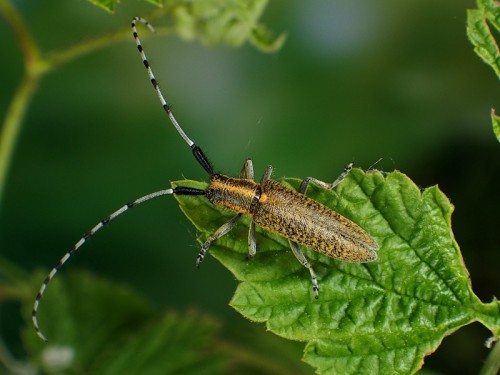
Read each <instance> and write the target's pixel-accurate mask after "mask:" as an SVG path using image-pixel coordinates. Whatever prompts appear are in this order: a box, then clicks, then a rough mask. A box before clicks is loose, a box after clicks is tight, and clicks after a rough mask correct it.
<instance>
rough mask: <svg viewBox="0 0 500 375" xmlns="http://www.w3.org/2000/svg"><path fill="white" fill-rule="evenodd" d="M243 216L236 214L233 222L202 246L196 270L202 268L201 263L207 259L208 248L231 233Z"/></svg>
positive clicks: (228, 223)
mask: <svg viewBox="0 0 500 375" xmlns="http://www.w3.org/2000/svg"><path fill="white" fill-rule="evenodd" d="M240 218H241V214H236V215H234V216H233V217H232V218H231V220H229V221H228V222H226V223H225V224H223V225H222V226H221V227H220V228H219V229H217V230H216V231H215V233H214V234H212V235H211V236H210V237H208V239H207V240H206V241H205V243H204V244H203V245H202V246H201V250H200V252H199V253H198V256H197V257H196V268H200V263H201V262H203V258H205V255H206V253H207V251H208V248H209V247H210V245H211V244H212V242H214V241H216V240H218V239H219V238H221V237H222V236H223V235H225V234H227V233H229V232H230V231H231V230H232V229H233V228H234V227H235V226H236V224H237V223H238V220H240Z"/></svg>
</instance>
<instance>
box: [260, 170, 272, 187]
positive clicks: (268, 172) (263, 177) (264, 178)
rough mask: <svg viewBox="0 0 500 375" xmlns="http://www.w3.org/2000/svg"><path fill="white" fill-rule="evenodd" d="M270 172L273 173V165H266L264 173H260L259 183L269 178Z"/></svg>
mask: <svg viewBox="0 0 500 375" xmlns="http://www.w3.org/2000/svg"><path fill="white" fill-rule="evenodd" d="M272 174H273V166H272V165H268V166H267V168H266V170H265V171H264V174H263V175H262V178H261V179H260V183H261V184H262V183H264V182H266V181H267V180H270V179H271V175H272Z"/></svg>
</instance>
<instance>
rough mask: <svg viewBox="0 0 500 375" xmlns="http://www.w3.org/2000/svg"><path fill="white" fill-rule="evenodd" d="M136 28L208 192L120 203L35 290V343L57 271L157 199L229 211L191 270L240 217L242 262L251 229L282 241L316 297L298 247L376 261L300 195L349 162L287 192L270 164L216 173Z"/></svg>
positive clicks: (354, 230)
mask: <svg viewBox="0 0 500 375" xmlns="http://www.w3.org/2000/svg"><path fill="white" fill-rule="evenodd" d="M137 23H142V24H144V25H145V26H146V27H148V28H149V29H150V30H151V31H153V32H154V29H153V27H152V26H151V25H150V24H149V23H148V22H147V21H146V20H145V19H143V18H139V17H135V18H133V20H132V25H131V26H132V32H133V37H134V40H135V42H136V45H137V49H138V50H139V53H140V55H141V59H142V62H143V64H144V66H145V68H146V70H147V73H148V76H149V79H150V81H151V83H152V85H153V88H154V90H155V91H156V94H157V96H158V98H159V99H160V102H161V105H162V107H163V110H164V111H165V113H166V114H167V116H168V117H169V119H170V122H171V123H172V125H173V126H174V128H175V129H176V130H177V132H178V133H179V135H180V136H181V138H182V139H183V140H184V141H185V142H186V143H187V145H188V146H189V147H190V148H191V152H192V153H193V156H194V157H195V159H196V161H197V162H198V163H199V164H200V165H201V167H202V168H203V169H204V170H205V171H206V172H207V174H208V176H209V182H208V187H207V188H206V189H205V190H202V189H196V188H192V187H187V186H176V187H175V188H170V189H164V190H160V191H156V192H153V193H151V194H148V195H145V196H143V197H140V198H138V199H135V200H133V201H131V202H129V203H127V204H125V205H124V206H122V207H121V208H119V209H118V210H117V211H115V212H113V213H112V214H111V215H109V216H107V217H106V218H104V219H103V220H101V221H100V222H99V223H97V224H96V225H95V226H94V227H93V228H92V229H90V230H89V231H88V232H87V233H85V234H84V235H83V237H82V238H81V239H80V240H78V241H77V242H76V244H75V245H74V246H73V247H72V248H71V249H70V250H69V251H67V252H66V253H65V254H64V255H63V257H62V258H61V259H60V260H59V261H58V262H57V263H56V265H55V266H54V267H53V268H52V270H51V271H50V272H49V274H48V275H47V277H46V278H45V280H44V281H43V283H42V285H41V286H40V289H39V291H38V294H37V296H36V298H35V302H34V304H33V310H32V320H33V326H34V328H35V331H36V333H37V334H38V336H40V338H42V339H43V340H45V341H46V340H47V339H46V338H45V336H44V335H43V334H42V332H41V330H40V328H39V325H38V320H37V312H38V308H39V305H40V301H41V299H42V296H43V294H44V293H45V290H46V288H47V285H48V284H49V283H50V281H51V280H52V279H53V278H54V276H55V274H56V273H57V271H58V270H59V269H60V268H61V267H62V266H63V265H64V264H65V263H66V262H67V261H68V259H69V258H70V257H71V256H72V255H73V254H74V253H75V252H76V251H77V250H78V249H79V248H80V247H81V246H82V245H83V244H84V243H85V242H86V241H87V240H88V239H89V237H91V236H93V235H94V234H95V233H96V232H97V231H99V230H100V229H101V228H102V227H103V226H105V225H106V224H107V223H109V222H110V221H111V220H113V219H115V218H116V217H117V216H119V215H121V214H122V213H124V212H125V211H127V210H128V209H130V208H132V207H134V206H136V205H138V204H140V203H144V202H146V201H148V200H151V199H153V198H157V197H161V196H163V195H172V194H175V195H200V196H204V197H205V198H206V199H208V201H210V202H211V203H212V204H214V205H216V206H218V207H223V208H226V209H229V210H231V211H232V212H234V216H233V217H232V218H231V219H230V220H229V221H227V222H226V223H224V224H223V225H222V226H220V227H219V228H218V229H217V230H216V231H215V232H214V233H212V234H211V235H210V236H209V237H208V238H207V239H206V240H205V242H204V243H203V244H202V246H201V249H200V251H199V253H198V255H197V257H196V267H199V266H200V264H201V262H202V261H203V259H204V258H205V255H206V253H207V251H208V250H209V248H210V245H211V244H212V243H213V242H214V241H216V240H217V239H219V238H220V237H222V236H224V235H225V234H227V233H228V232H230V231H231V230H232V229H233V228H234V227H235V226H236V224H237V223H238V221H239V220H240V218H241V217H242V216H243V215H245V216H248V217H250V218H251V221H250V225H249V230H248V259H251V258H252V257H253V256H254V255H255V254H256V252H257V243H256V239H255V228H256V225H258V226H260V227H261V228H263V229H264V230H267V231H270V232H273V233H276V234H278V235H281V236H283V237H285V238H287V239H288V242H289V245H290V248H291V250H292V253H293V254H294V255H295V257H296V258H297V260H298V261H299V262H300V263H301V264H302V265H303V266H304V267H305V268H307V269H308V270H309V273H310V277H311V283H312V290H313V292H314V294H315V297H316V298H318V296H319V285H318V279H317V277H316V273H315V272H314V269H313V267H312V266H311V264H310V263H309V261H308V260H307V258H306V257H305V256H304V254H303V253H302V250H301V249H300V247H299V244H300V245H303V246H306V247H309V248H311V249H313V250H315V251H317V252H319V253H321V254H323V255H325V256H328V257H331V258H334V259H337V260H340V261H344V262H358V263H359V262H370V261H373V260H375V259H377V253H376V251H377V250H378V248H379V246H378V244H377V243H376V242H375V240H374V239H373V238H372V237H371V236H370V235H369V234H368V233H366V232H365V231H364V230H363V229H362V228H361V227H359V226H358V225H357V224H355V223H354V222H352V221H351V220H349V219H347V218H345V217H344V216H342V215H340V214H339V213H337V212H335V211H333V210H331V209H330V208H328V207H326V206H324V205H322V204H320V203H318V202H316V201H314V200H312V199H311V198H308V197H307V196H306V195H305V193H306V190H307V187H308V185H309V184H310V183H313V184H315V185H318V186H319V187H321V188H324V189H328V190H331V189H333V188H335V186H337V185H338V184H339V183H340V182H341V181H342V180H343V178H344V177H345V176H346V175H347V174H348V173H349V171H350V170H351V168H352V163H350V164H348V165H347V166H346V167H345V168H344V170H343V171H342V173H341V174H340V176H339V177H337V179H336V180H335V181H333V182H332V183H326V182H323V181H320V180H317V179H315V178H313V177H307V178H305V179H304V180H302V182H301V184H300V186H299V188H298V190H297V191H295V190H291V189H289V188H287V187H285V186H284V185H282V184H281V183H279V182H277V181H275V180H272V179H271V176H272V173H273V168H272V166H270V165H269V166H267V167H266V169H265V171H264V174H263V175H262V177H261V178H260V180H259V181H258V182H257V181H255V180H254V169H253V163H252V160H250V159H247V160H246V161H245V162H244V164H243V167H242V169H241V172H240V174H239V176H238V177H230V176H226V175H224V174H221V173H218V172H216V171H215V170H214V168H213V166H212V164H211V163H210V162H209V160H208V158H207V157H206V156H205V153H204V152H203V151H202V149H201V148H200V147H199V146H198V145H196V144H195V143H194V142H193V141H192V140H191V139H190V138H189V137H188V136H187V135H186V133H185V132H184V130H183V129H182V128H181V126H180V125H179V123H178V122H177V120H176V118H175V117H174V115H173V113H172V111H171V110H170V106H169V104H168V103H167V102H166V100H165V98H164V96H163V94H162V92H161V90H160V87H159V86H158V83H157V81H156V78H155V76H154V74H153V71H152V70H151V67H150V65H149V62H148V60H147V58H146V55H145V54H144V49H143V47H142V44H141V42H140V40H139V37H138V34H137Z"/></svg>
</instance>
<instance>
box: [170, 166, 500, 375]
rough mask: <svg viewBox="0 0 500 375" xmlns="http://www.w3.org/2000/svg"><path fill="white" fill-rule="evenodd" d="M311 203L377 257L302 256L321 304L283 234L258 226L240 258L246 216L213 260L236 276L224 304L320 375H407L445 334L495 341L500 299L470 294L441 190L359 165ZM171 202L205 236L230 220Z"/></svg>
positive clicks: (198, 205)
mask: <svg viewBox="0 0 500 375" xmlns="http://www.w3.org/2000/svg"><path fill="white" fill-rule="evenodd" d="M282 182H283V183H284V184H285V185H288V186H290V187H292V188H297V187H298V184H299V183H300V181H299V180H296V179H284V180H282ZM177 184H178V185H181V186H193V187H197V188H204V187H205V186H206V184H204V183H199V182H194V181H178V182H176V183H175V184H174V185H177ZM308 196H310V197H312V198H313V199H315V200H317V201H319V202H321V203H323V204H325V205H327V206H328V207H330V208H332V209H333V210H335V211H337V212H339V213H341V214H342V215H344V216H346V217H348V218H349V219H351V220H353V221H354V222H356V223H358V224H359V225H360V226H361V227H363V228H364V229H365V230H366V231H368V232H369V233H370V234H371V235H372V236H373V237H374V238H375V239H376V241H377V242H378V243H379V245H380V246H381V248H380V250H379V259H378V260H377V261H374V262H372V263H366V264H349V263H343V262H339V261H336V260H333V259H332V258H329V257H326V256H324V255H321V254H318V253H317V252H315V251H312V250H311V249H303V250H304V253H305V254H306V256H307V257H308V258H309V259H310V260H311V261H312V264H313V267H314V269H315V270H316V273H317V274H318V277H319V283H320V288H321V289H320V296H319V299H317V300H316V299H315V298H314V297H313V294H312V291H311V289H312V288H311V285H310V277H309V272H308V271H307V270H306V269H305V268H304V267H302V265H301V264H299V262H298V261H297V260H296V259H295V258H294V256H293V254H292V252H291V251H290V250H289V248H288V245H287V240H286V239H284V238H282V237H280V236H277V235H274V234H271V233H268V232H265V231H262V230H259V229H258V230H257V255H256V256H255V257H254V258H253V259H252V260H250V261H247V260H246V259H245V255H246V252H247V230H248V228H247V225H248V221H249V220H248V219H246V220H244V221H243V224H242V225H238V226H237V227H236V228H235V229H234V230H233V231H232V232H231V233H229V234H228V235H226V236H224V237H222V238H221V239H219V240H218V241H217V242H216V244H215V245H213V246H212V247H211V248H210V253H211V254H212V255H213V256H214V257H215V258H217V259H218V260H219V261H220V262H221V263H222V264H224V265H225V266H226V267H227V268H228V269H229V270H230V271H231V272H232V273H233V274H234V275H235V276H236V278H237V279H238V280H240V281H241V283H240V284H239V286H238V288H237V290H236V293H235V295H234V296H233V298H232V300H231V305H232V306H233V307H234V308H235V309H236V310H238V311H239V312H240V313H241V314H242V315H243V316H245V317H247V318H248V319H250V320H253V321H256V322H265V323H266V326H267V328H268V329H269V330H270V331H272V332H274V333H276V334H277V335H280V336H282V337H285V338H287V339H291V340H298V341H305V342H307V344H306V346H305V354H304V360H305V361H306V362H307V363H309V364H311V365H312V366H314V367H315V368H316V369H317V371H318V372H319V373H323V374H330V373H331V374H334V373H342V374H365V373H366V374H388V373H401V374H403V373H413V372H415V371H417V370H418V369H419V368H420V367H421V366H422V363H423V359H424V357H425V355H427V354H429V353H432V352H433V351H435V350H436V348H437V347H438V346H439V344H440V342H441V340H442V339H443V338H444V337H445V336H446V335H449V334H450V333H452V332H453V331H455V330H457V329H458V328H460V327H461V326H463V325H466V324H469V323H471V322H473V321H480V322H481V323H483V324H484V325H485V326H486V327H488V328H489V329H490V330H491V331H492V332H493V334H494V336H496V337H498V336H500V304H499V302H498V301H493V302H491V303H489V304H484V303H482V302H481V301H480V300H479V299H478V298H477V297H476V296H475V295H474V293H473V292H472V289H471V284H470V280H469V275H468V272H467V270H466V269H465V266H464V263H463V259H462V256H461V254H460V251H459V248H458V245H457V244H456V242H455V240H454V237H453V233H452V231H451V213H452V211H453V206H452V205H451V203H450V202H449V200H448V199H447V198H446V196H445V195H444V194H443V193H442V192H441V191H440V190H439V189H438V188H437V187H431V188H428V189H425V190H424V191H420V189H419V188H418V187H417V186H415V184H414V183H413V182H412V181H411V180H410V179H408V177H406V176H405V175H403V174H402V173H399V172H393V173H390V174H388V175H387V176H384V174H382V173H381V172H376V171H372V172H363V171H361V170H359V169H354V170H352V171H351V172H350V173H349V175H348V176H347V177H346V178H345V179H344V181H342V183H341V184H339V186H337V188H336V189H335V191H333V192H332V191H326V190H323V189H320V188H316V187H311V188H310V189H309V190H308ZM176 199H177V200H178V201H179V204H180V207H181V209H182V211H184V213H185V214H186V216H187V217H188V218H189V219H190V220H191V221H192V222H193V224H194V225H195V226H196V227H197V228H198V230H200V231H201V232H202V235H201V238H200V240H203V239H205V238H206V237H207V236H208V235H209V234H211V233H213V231H214V230H215V229H216V228H217V227H218V226H220V225H221V224H222V223H224V222H225V221H227V220H228V219H229V218H230V217H231V216H232V215H234V214H232V213H230V212H227V211H225V210H223V209H220V208H218V207H215V206H213V205H211V204H210V203H209V202H208V201H207V200H206V199H205V198H202V197H189V196H176ZM208 260H210V259H208ZM206 261H207V260H206Z"/></svg>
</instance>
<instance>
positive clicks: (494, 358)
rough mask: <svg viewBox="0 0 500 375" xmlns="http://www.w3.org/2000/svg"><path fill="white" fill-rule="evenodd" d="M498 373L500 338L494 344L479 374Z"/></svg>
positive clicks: (494, 374) (499, 371)
mask: <svg viewBox="0 0 500 375" xmlns="http://www.w3.org/2000/svg"><path fill="white" fill-rule="evenodd" d="M498 373H500V340H497V341H496V343H495V345H493V349H491V352H490V354H488V357H487V358H486V362H484V366H483V368H482V369H481V372H480V373H479V375H496V374H498Z"/></svg>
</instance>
